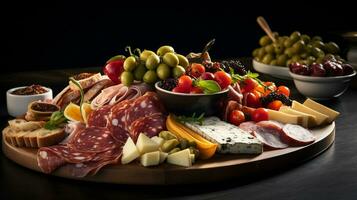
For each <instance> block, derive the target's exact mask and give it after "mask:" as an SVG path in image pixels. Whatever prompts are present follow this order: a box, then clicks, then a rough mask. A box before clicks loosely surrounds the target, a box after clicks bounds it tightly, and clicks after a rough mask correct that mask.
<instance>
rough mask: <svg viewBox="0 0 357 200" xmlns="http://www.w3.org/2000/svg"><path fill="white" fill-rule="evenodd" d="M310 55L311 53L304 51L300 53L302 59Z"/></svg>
mask: <svg viewBox="0 0 357 200" xmlns="http://www.w3.org/2000/svg"><path fill="white" fill-rule="evenodd" d="M308 56H309V54H308V53H306V52H303V53H301V54H300V58H302V59H306V58H307V57H308Z"/></svg>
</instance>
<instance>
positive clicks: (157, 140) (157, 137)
mask: <svg viewBox="0 0 357 200" xmlns="http://www.w3.org/2000/svg"><path fill="white" fill-rule="evenodd" d="M151 140H152V141H154V142H156V143H158V144H159V147H161V146H162V144H164V142H165V140H164V139H163V138H161V137H159V136H154V137H152V138H151Z"/></svg>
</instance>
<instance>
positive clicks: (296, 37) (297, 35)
mask: <svg viewBox="0 0 357 200" xmlns="http://www.w3.org/2000/svg"><path fill="white" fill-rule="evenodd" d="M300 37H301V33H300V32H298V31H294V32H293V33H291V35H290V40H291V41H292V42H293V43H295V42H297V41H298V40H300Z"/></svg>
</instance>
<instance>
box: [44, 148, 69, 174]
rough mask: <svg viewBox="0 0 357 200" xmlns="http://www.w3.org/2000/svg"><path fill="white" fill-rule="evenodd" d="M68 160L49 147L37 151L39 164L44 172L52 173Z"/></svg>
mask: <svg viewBox="0 0 357 200" xmlns="http://www.w3.org/2000/svg"><path fill="white" fill-rule="evenodd" d="M65 163H66V161H65V160H64V159H63V158H61V157H59V156H58V155H56V154H55V153H53V152H52V151H50V150H48V149H42V148H41V149H39V150H38V152H37V164H38V166H39V167H40V168H41V170H42V171H43V172H44V173H47V174H49V173H51V172H53V171H54V170H55V169H57V168H58V167H60V166H62V165H64V164H65Z"/></svg>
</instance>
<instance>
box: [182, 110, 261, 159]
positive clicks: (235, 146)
mask: <svg viewBox="0 0 357 200" xmlns="http://www.w3.org/2000/svg"><path fill="white" fill-rule="evenodd" d="M185 125H186V126H187V127H188V128H190V129H192V130H193V131H195V132H197V133H198V134H200V135H201V136H202V137H204V138H206V139H207V140H209V141H211V142H213V143H216V144H218V150H217V151H218V153H232V154H260V153H262V152H263V145H262V143H261V142H260V141H259V140H258V139H256V138H255V137H254V136H252V135H251V134H249V133H248V132H246V131H244V130H242V129H240V128H238V127H237V126H234V125H232V124H229V123H227V122H224V121H222V120H220V119H219V118H217V117H209V118H205V119H204V120H203V124H202V125H199V124H197V123H194V122H186V123H185Z"/></svg>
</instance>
